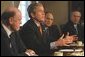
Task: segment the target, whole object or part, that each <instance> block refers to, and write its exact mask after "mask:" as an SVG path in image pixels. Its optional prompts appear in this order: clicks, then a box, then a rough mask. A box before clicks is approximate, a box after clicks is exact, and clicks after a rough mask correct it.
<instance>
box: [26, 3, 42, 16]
mask: <svg viewBox="0 0 85 57" xmlns="http://www.w3.org/2000/svg"><path fill="white" fill-rule="evenodd" d="M38 6H43V5H42V4H41V3H32V4H30V5H29V7H28V8H27V11H28V15H29V17H30V18H32V16H31V13H34V12H35V9H36V7H38Z"/></svg>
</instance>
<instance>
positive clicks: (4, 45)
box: [1, 26, 26, 56]
mask: <svg viewBox="0 0 85 57" xmlns="http://www.w3.org/2000/svg"><path fill="white" fill-rule="evenodd" d="M15 35H16V36H15V41H16V49H15V51H16V52H15V51H13V48H10V41H9V37H8V36H7V33H6V31H5V30H4V28H3V27H2V26H1V56H26V54H25V53H24V51H25V49H26V48H25V46H24V44H23V43H22V40H21V39H20V37H19V35H18V33H17V32H16V33H15Z"/></svg>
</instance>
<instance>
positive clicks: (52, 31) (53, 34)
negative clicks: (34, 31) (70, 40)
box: [45, 12, 60, 42]
mask: <svg viewBox="0 0 85 57" xmlns="http://www.w3.org/2000/svg"><path fill="white" fill-rule="evenodd" d="M45 16H46V19H45V26H46V27H45V29H46V30H47V31H48V30H49V31H48V34H49V36H50V41H51V42H52V41H55V40H57V39H58V38H59V37H60V31H59V28H58V26H57V25H55V24H53V22H54V17H53V14H52V13H51V12H46V13H45Z"/></svg>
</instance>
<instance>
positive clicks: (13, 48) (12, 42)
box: [9, 33, 17, 54]
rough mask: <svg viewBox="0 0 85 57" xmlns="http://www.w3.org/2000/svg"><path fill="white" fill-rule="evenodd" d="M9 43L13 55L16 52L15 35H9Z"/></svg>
mask: <svg viewBox="0 0 85 57" xmlns="http://www.w3.org/2000/svg"><path fill="white" fill-rule="evenodd" d="M9 39H10V43H11V46H12V48H11V49H12V50H13V53H14V54H15V53H16V52H17V48H16V41H15V33H11V35H10V38H9Z"/></svg>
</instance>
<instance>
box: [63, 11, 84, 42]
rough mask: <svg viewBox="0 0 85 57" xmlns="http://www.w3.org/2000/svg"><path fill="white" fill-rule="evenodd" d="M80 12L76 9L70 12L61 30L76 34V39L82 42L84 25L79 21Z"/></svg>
mask: <svg viewBox="0 0 85 57" xmlns="http://www.w3.org/2000/svg"><path fill="white" fill-rule="evenodd" d="M80 18H81V13H80V12H79V11H78V10H76V11H73V12H72V14H71V19H70V21H68V22H67V23H66V24H65V25H63V27H62V32H63V33H66V32H69V33H70V35H77V36H78V40H80V41H83V42H84V27H83V26H82V24H81V23H80Z"/></svg>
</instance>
